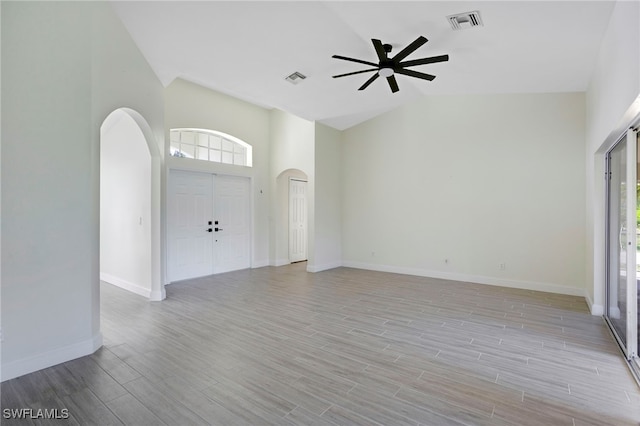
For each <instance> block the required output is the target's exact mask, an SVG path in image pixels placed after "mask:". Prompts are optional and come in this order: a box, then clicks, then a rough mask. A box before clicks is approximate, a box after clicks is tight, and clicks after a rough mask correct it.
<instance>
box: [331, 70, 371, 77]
mask: <svg viewBox="0 0 640 426" xmlns="http://www.w3.org/2000/svg"><path fill="white" fill-rule="evenodd" d="M371 71H378V68H370V69H368V70H362V71H354V72H348V73H346V74H339V75H334V76H332V77H333V78H338V77H346V76H348V75H354V74H362V73H363V72H371Z"/></svg>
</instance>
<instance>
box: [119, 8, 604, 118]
mask: <svg viewBox="0 0 640 426" xmlns="http://www.w3.org/2000/svg"><path fill="white" fill-rule="evenodd" d="M112 4H113V7H114V9H115V10H116V13H117V14H118V16H119V17H120V18H121V20H122V22H123V23H124V25H125V26H126V28H127V30H128V31H129V32H130V34H131V36H132V37H133V39H134V41H135V42H136V44H137V45H138V47H139V48H140V50H141V51H142V53H143V55H144V56H145V57H146V59H147V61H148V62H149V64H150V65H151V67H152V68H153V70H154V71H155V73H156V74H157V76H158V78H159V79H160V80H161V82H162V83H163V84H164V85H165V86H166V85H169V84H170V83H171V82H172V81H173V80H174V79H175V78H183V79H185V80H189V81H192V82H195V83H198V84H200V85H202V86H205V87H208V88H211V89H214V90H217V91H220V92H222V93H226V94H229V95H231V96H234V97H237V98H240V99H243V100H246V101H249V102H252V103H254V104H257V105H261V106H264V107H267V108H278V109H281V110H284V111H287V112H290V113H293V114H295V115H298V116H300V117H302V118H305V119H308V120H316V121H319V122H322V123H325V124H327V125H329V126H332V127H335V128H337V129H345V128H348V127H350V126H353V125H355V124H357V123H360V122H362V121H365V120H367V119H369V118H372V117H374V116H376V115H378V114H380V113H382V112H384V111H388V110H390V109H393V108H396V107H398V106H400V105H403V104H406V103H408V102H411V101H413V100H416V99H418V98H420V97H423V96H429V95H444V94H478V93H547V92H576V91H578V92H579V91H585V90H586V89H587V85H588V82H589V78H590V76H591V73H592V71H593V68H594V65H595V61H596V56H597V53H598V49H599V46H600V41H601V39H602V37H603V34H604V32H605V30H606V28H607V25H608V21H609V17H610V14H611V11H612V9H613V2H612V1H564V2H563V1H515V0H514V1H472V2H461V1H409V2H398V1H372V2H368V1H353V2H347V1H328V2H313V1H297V2H285V1H257V2H248V1H233V2H231V1H230V2H221V1H196V2H185V1H159V2H155V1H143V2H130V1H114V2H113V3H112ZM476 10H477V11H479V12H480V16H481V18H482V21H483V23H484V25H483V26H480V27H474V28H468V29H463V30H458V31H454V30H453V29H452V28H451V26H450V24H449V21H448V19H447V16H449V15H453V14H457V13H461V12H470V11H476ZM418 36H424V37H426V38H427V39H428V40H429V41H428V42H427V43H426V44H424V45H423V46H421V47H420V48H419V49H417V50H416V51H415V52H414V53H413V54H411V55H410V56H409V57H407V59H406V60H410V59H414V58H422V57H428V56H435V55H443V54H448V55H449V57H450V59H449V61H448V62H441V63H435V64H429V65H420V66H416V67H413V69H414V70H416V71H420V72H426V73H430V74H434V75H436V76H437V77H436V79H435V80H433V81H425V80H419V79H415V78H412V77H407V76H403V75H399V76H397V82H398V86H399V88H400V90H399V91H398V92H397V93H392V92H391V90H390V89H389V86H388V85H387V83H386V81H384V79H382V78H379V79H378V80H376V81H375V82H374V83H372V84H371V85H370V86H369V87H368V88H367V89H366V90H363V91H358V88H359V87H360V86H361V85H362V84H363V83H364V82H365V81H366V80H367V79H368V78H369V77H370V76H371V75H372V73H367V74H359V75H354V76H349V77H344V78H335V79H334V78H332V75H336V74H342V73H348V72H352V71H357V70H361V69H366V68H369V67H368V66H366V65H360V64H357V63H352V62H347V61H341V60H338V59H334V58H332V57H331V56H332V55H335V54H337V55H342V56H349V57H353V58H359V59H363V60H365V61H370V62H376V63H377V62H378V61H377V56H376V52H375V50H374V47H373V45H372V42H371V39H372V38H377V39H380V40H381V41H382V42H383V43H388V44H391V45H392V46H393V51H392V53H391V55H393V54H394V53H397V52H399V51H400V50H401V49H402V48H403V47H405V46H406V45H408V44H409V43H411V42H412V41H414V40H415V39H416V38H417V37H418ZM296 71H297V72H300V73H302V74H304V75H305V76H306V77H307V78H306V79H304V80H302V81H301V82H300V83H298V84H291V83H290V82H288V81H286V80H285V77H286V76H288V75H290V74H291V73H293V72H296Z"/></svg>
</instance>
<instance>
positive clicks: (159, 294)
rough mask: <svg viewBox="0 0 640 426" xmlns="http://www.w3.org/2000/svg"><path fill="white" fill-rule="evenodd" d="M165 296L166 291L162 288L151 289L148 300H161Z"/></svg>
mask: <svg viewBox="0 0 640 426" xmlns="http://www.w3.org/2000/svg"><path fill="white" fill-rule="evenodd" d="M163 287H164V286H163ZM166 298H167V293H166V292H165V291H164V288H163V289H162V290H160V291H152V292H150V294H149V300H151V301H152V302H161V301H163V300H164V299H166Z"/></svg>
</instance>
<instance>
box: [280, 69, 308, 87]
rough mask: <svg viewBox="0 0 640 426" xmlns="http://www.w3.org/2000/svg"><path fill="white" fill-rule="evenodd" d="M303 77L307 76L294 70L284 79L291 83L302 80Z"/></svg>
mask: <svg viewBox="0 0 640 426" xmlns="http://www.w3.org/2000/svg"><path fill="white" fill-rule="evenodd" d="M305 78H307V76H306V75H303V74H301V73H299V72H298V71H296V72H294V73H293V74H291V75H289V76H287V77H285V80H287V81H288V82H289V83H291V84H298V83H300V82H301V81H302V80H304V79H305Z"/></svg>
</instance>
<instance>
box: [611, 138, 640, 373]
mask: <svg viewBox="0 0 640 426" xmlns="http://www.w3.org/2000/svg"><path fill="white" fill-rule="evenodd" d="M638 158H639V157H638V135H637V132H636V131H634V130H629V131H628V132H627V134H626V135H625V136H624V137H622V138H621V139H620V140H619V141H618V142H617V143H616V144H615V145H614V146H613V147H612V148H611V150H609V151H608V152H607V155H606V161H607V164H606V174H605V176H606V179H607V229H606V230H607V263H606V267H607V281H606V284H607V293H606V309H605V318H606V320H607V323H608V324H609V326H610V328H611V330H612V331H613V333H614V335H615V337H616V339H617V340H618V343H619V344H620V347H621V348H622V350H623V351H624V353H625V356H626V357H627V360H629V361H630V362H631V366H632V367H634V368H636V371H639V372H640V363H638V353H639V349H640V347H639V338H638V334H639V333H638V331H639V330H640V329H639V328H638V323H639V321H638V304H639V302H640V298H639V297H638V277H639V276H640V250H639V247H640V239H639V238H638V236H639V234H640V208H639V207H640V206H639V205H638V199H639V198H640V197H638V192H640V181H639V180H638Z"/></svg>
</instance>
